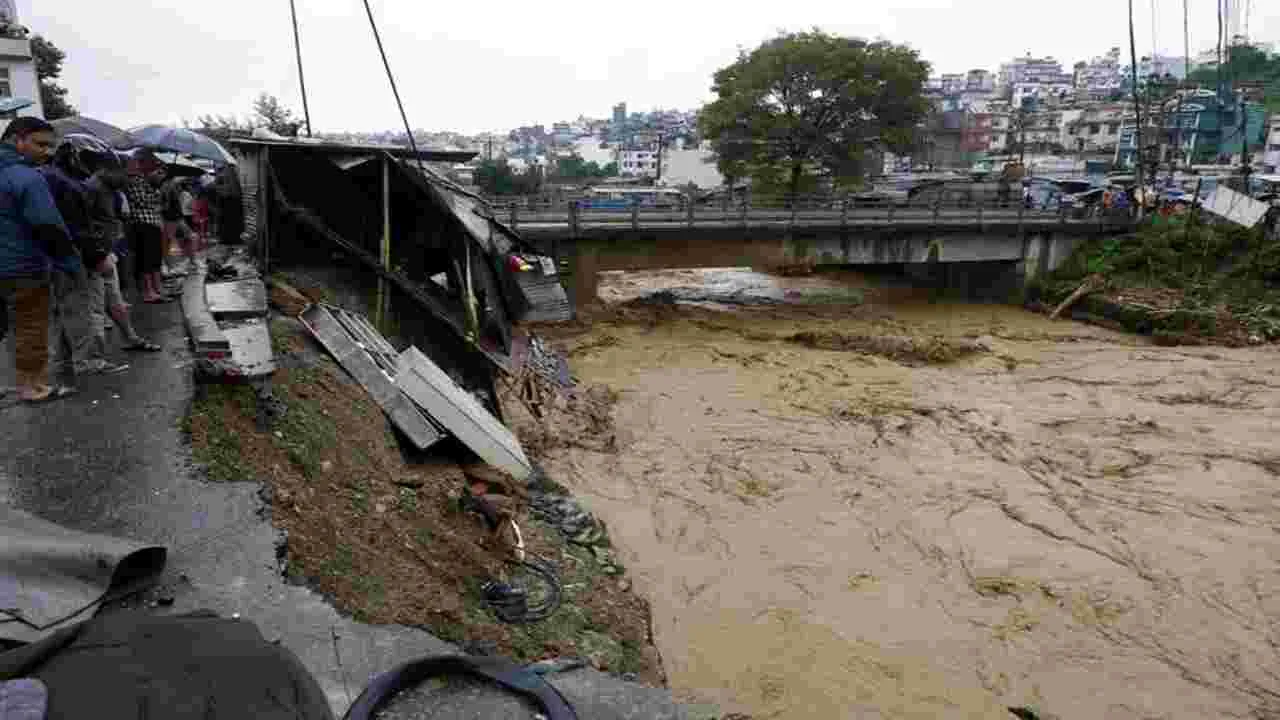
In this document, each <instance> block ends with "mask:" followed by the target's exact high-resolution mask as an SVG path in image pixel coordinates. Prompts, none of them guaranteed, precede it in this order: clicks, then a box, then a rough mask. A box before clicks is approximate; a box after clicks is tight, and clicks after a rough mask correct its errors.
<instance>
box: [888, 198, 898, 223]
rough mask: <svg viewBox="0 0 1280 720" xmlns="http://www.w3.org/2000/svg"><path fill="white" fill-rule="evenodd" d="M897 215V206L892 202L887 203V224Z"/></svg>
mask: <svg viewBox="0 0 1280 720" xmlns="http://www.w3.org/2000/svg"><path fill="white" fill-rule="evenodd" d="M897 213H898V205H897V203H895V202H893V201H892V200H891V201H889V222H893V216H894V215H896V214H897Z"/></svg>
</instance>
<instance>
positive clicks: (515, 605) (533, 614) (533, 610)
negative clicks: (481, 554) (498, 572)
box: [481, 555, 564, 625]
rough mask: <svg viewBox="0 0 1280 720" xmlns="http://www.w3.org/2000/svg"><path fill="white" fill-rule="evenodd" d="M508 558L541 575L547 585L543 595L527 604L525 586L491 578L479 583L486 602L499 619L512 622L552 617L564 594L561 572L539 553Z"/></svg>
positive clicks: (521, 622) (515, 623)
mask: <svg viewBox="0 0 1280 720" xmlns="http://www.w3.org/2000/svg"><path fill="white" fill-rule="evenodd" d="M508 562H510V563H511V564H512V565H515V566H517V567H523V568H526V569H528V570H529V571H531V572H532V573H533V574H534V575H537V576H539V577H540V578H542V581H543V583H544V584H545V585H546V588H547V593H546V597H544V598H543V599H542V600H541V601H540V602H539V603H538V604H536V605H530V604H529V592H528V590H527V588H525V587H518V586H515V585H512V584H510V583H504V582H497V581H490V582H487V583H485V584H484V586H482V587H481V592H482V593H483V595H484V602H485V605H487V606H489V609H491V610H493V614H494V615H497V616H498V619H499V620H501V621H503V622H505V623H511V624H513V625H522V624H526V623H533V622H538V621H540V620H546V619H547V618H549V617H551V615H552V614H554V613H555V611H556V610H557V609H559V607H560V602H561V599H562V598H563V596H564V586H563V585H562V584H561V583H560V576H559V575H558V574H557V573H556V570H555V568H554V567H552V565H551V563H550V562H549V561H547V559H546V558H543V557H541V556H538V555H532V556H531V557H527V558H525V559H524V560H509V561H508Z"/></svg>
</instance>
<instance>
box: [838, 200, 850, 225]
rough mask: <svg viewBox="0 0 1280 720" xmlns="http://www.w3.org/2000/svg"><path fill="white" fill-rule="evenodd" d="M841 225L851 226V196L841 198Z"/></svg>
mask: <svg viewBox="0 0 1280 720" xmlns="http://www.w3.org/2000/svg"><path fill="white" fill-rule="evenodd" d="M840 227H841V228H844V229H847V228H848V227H849V198H841V199H840Z"/></svg>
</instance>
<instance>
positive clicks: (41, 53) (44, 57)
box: [31, 35, 76, 120]
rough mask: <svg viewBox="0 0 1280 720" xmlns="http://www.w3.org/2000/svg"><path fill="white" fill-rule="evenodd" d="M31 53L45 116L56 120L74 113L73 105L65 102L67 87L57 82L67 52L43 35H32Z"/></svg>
mask: <svg viewBox="0 0 1280 720" xmlns="http://www.w3.org/2000/svg"><path fill="white" fill-rule="evenodd" d="M31 55H32V57H33V58H34V59H35V63H36V75H37V76H38V77H39V78H40V104H41V105H43V106H44V116H45V118H47V119H49V120H57V119H58V118H63V117H67V116H69V115H75V114H76V109H75V107H73V106H72V105H71V103H69V102H67V89H66V88H64V87H62V86H61V85H59V84H58V78H59V77H61V76H62V63H63V61H64V60H66V59H67V54H66V53H64V52H63V51H62V50H60V49H58V46H57V45H54V44H53V43H51V42H49V41H48V40H45V39H44V38H43V37H41V36H39V35H33V36H32V37H31Z"/></svg>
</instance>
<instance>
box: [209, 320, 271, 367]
mask: <svg viewBox="0 0 1280 720" xmlns="http://www.w3.org/2000/svg"><path fill="white" fill-rule="evenodd" d="M222 334H223V335H224V336H225V337H226V338H227V341H228V342H229V343H230V344H231V362H232V364H233V365H234V366H235V368H236V369H237V370H239V373H240V375H241V376H243V377H245V378H258V377H265V376H268V375H270V374H271V373H273V372H275V371H276V361H275V356H274V354H273V353H272V350H271V332H270V331H269V330H268V329H267V321H266V320H263V319H261V318H255V319H252V320H244V321H241V322H237V323H225V324H223V326H222Z"/></svg>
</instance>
